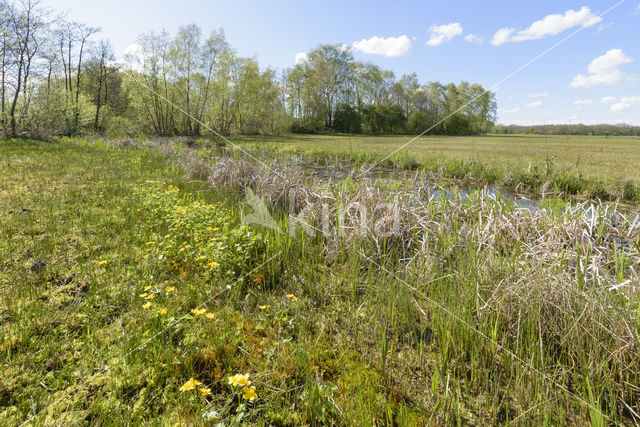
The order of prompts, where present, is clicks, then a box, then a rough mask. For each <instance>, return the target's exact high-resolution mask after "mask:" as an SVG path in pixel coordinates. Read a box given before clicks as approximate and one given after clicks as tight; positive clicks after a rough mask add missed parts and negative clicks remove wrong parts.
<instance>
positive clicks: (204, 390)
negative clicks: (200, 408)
mask: <svg viewBox="0 0 640 427" xmlns="http://www.w3.org/2000/svg"><path fill="white" fill-rule="evenodd" d="M198 393H200V394H201V395H203V396H209V395H210V394H211V389H210V388H206V387H202V388H199V389H198Z"/></svg>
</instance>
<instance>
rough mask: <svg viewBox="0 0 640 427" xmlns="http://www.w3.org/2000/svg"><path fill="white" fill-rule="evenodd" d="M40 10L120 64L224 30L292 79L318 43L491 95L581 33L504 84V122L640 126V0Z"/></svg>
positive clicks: (113, 4) (195, 1)
mask: <svg viewBox="0 0 640 427" xmlns="http://www.w3.org/2000/svg"><path fill="white" fill-rule="evenodd" d="M44 3H45V4H46V5H48V6H49V7H50V8H52V9H54V10H58V11H65V12H66V13H67V16H68V18H70V19H73V20H76V21H79V22H83V23H86V24H90V25H96V26H100V27H102V30H103V36H105V37H108V38H109V39H111V41H112V43H113V45H114V49H115V52H116V55H118V56H122V55H123V54H124V52H125V51H126V49H127V48H128V47H129V46H131V45H132V44H134V43H135V42H136V39H137V37H138V35H139V34H140V33H143V32H149V31H152V30H156V31H157V30H161V29H162V28H166V29H167V30H169V31H170V32H175V31H176V30H177V29H178V27H179V26H180V25H184V24H190V23H197V24H198V25H200V26H201V27H202V28H203V30H204V31H205V32H207V31H210V30H213V29H218V28H223V29H224V31H225V33H226V36H227V39H228V41H229V42H230V43H231V45H232V46H233V47H234V48H235V49H236V50H237V51H238V53H239V54H240V55H243V56H255V57H257V58H258V59H259V61H260V63H261V64H262V65H264V66H266V65H269V66H273V67H276V68H279V69H284V68H287V67H290V66H292V65H293V64H294V62H295V58H296V55H297V54H300V53H301V52H306V51H309V50H311V49H313V48H314V47H316V46H317V45H318V44H320V43H344V44H346V45H348V46H352V47H353V48H354V56H355V57H356V58H357V59H360V60H366V61H371V62H373V63H375V64H378V65H379V66H381V67H383V68H386V69H390V70H393V71H394V72H395V73H396V75H397V76H398V77H399V76H401V75H402V74H404V73H411V72H416V73H417V75H418V78H419V79H420V81H422V82H428V81H435V80H438V81H440V82H443V83H448V82H452V81H453V82H456V83H457V82H460V81H461V80H466V81H469V82H477V83H480V84H482V85H483V86H485V87H486V88H489V87H493V86H494V85H495V84H496V83H498V82H499V81H501V80H502V79H504V78H505V77H507V76H508V75H509V74H511V73H513V72H514V71H516V70H517V69H518V68H520V67H521V66H522V65H524V64H526V63H527V62H529V61H530V60H532V59H533V58H535V57H536V56H538V55H539V54H541V53H543V52H544V51H545V50H547V49H549V48H551V47H552V46H554V45H555V44H557V43H558V42H560V41H561V40H563V39H564V38H566V37H567V36H570V35H571V34H572V33H574V32H576V31H577V30H580V31H578V32H577V33H576V34H574V35H573V36H571V37H569V38H568V39H567V40H566V41H564V42H563V43H562V44H560V45H558V46H557V47H554V48H553V49H551V50H550V51H549V52H548V53H546V54H545V55H544V56H543V57H541V58H540V59H538V60H537V61H536V62H534V63H532V64H531V65H528V66H527V67H525V68H524V69H523V70H522V71H519V72H518V73H517V74H515V75H514V76H512V77H510V78H509V79H508V80H507V81H505V82H503V83H501V84H500V85H499V87H498V89H497V98H498V106H499V122H501V123H507V124H509V123H516V124H540V123H568V122H571V123H578V122H582V123H588V124H590V123H603V122H607V123H630V124H636V125H640V43H638V40H640V0H623V1H622V2H619V0H611V1H591V2H589V1H548V0H539V1H535V2H514V1H486V2H480V1H477V0H476V1H456V0H452V1H447V2H441V1H393V2H391V1H359V0H358V1H350V2H347V1H344V0H343V1H333V0H329V1H322V2H311V1H275V0H273V1H264V0H262V1H257V0H256V1H243V0H236V1H217V0H215V1H205V0H182V1H180V2H176V1H165V0H155V1H150V0H137V1H136V0H111V1H104V0H83V1H77V0H76V1H72V0H45V1H44ZM618 3H619V4H618ZM616 4H617V6H616ZM614 6H615V7H614ZM612 7H614V8H613V9H612V10H611V11H610V12H608V13H607V14H606V15H604V16H600V15H601V14H602V13H603V12H605V11H607V10H608V9H610V8H612Z"/></svg>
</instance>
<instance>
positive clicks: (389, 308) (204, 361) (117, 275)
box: [0, 139, 640, 425]
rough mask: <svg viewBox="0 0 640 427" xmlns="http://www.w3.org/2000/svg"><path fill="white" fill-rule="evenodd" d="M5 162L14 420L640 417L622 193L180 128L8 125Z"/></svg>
mask: <svg viewBox="0 0 640 427" xmlns="http://www.w3.org/2000/svg"><path fill="white" fill-rule="evenodd" d="M0 172H1V173H2V180H1V181H0V206H1V207H2V208H1V210H0V260H1V261H0V319H1V320H2V321H1V323H0V337H1V340H0V346H1V347H0V360H1V366H2V367H1V369H2V372H1V375H0V419H1V420H2V424H3V425H18V424H20V423H21V422H24V421H28V422H30V423H32V424H37V425H42V424H53V423H62V424H71V423H77V424H78V425H89V424H114V423H115V424H127V423H130V424H139V423H151V424H174V423H179V424H206V425H209V424H215V423H217V422H224V423H225V425H226V424H228V425H234V424H240V423H247V424H254V425H299V424H332V423H334V424H338V425H372V424H386V425H391V424H397V425H428V424H440V425H449V424H474V425H479V424H482V425H487V424H513V425H543V424H546V425H558V424H571V425H585V424H588V423H591V424H592V425H604V424H612V423H615V424H621V425H627V424H628V425H631V424H634V423H637V422H639V421H640V415H639V414H640V389H638V384H639V383H640V369H639V366H640V359H639V357H640V351H638V347H639V346H640V341H639V340H638V334H639V333H640V326H638V324H639V323H640V310H639V305H640V296H639V295H640V293H639V292H638V286H639V281H638V275H637V272H638V271H639V270H640V224H639V222H638V221H636V222H629V220H628V219H625V217H624V216H620V215H618V214H616V213H615V212H614V211H613V210H612V208H611V207H608V206H600V207H598V206H594V207H591V208H589V209H587V206H584V205H572V204H566V205H564V204H563V205H561V206H560V207H558V208H557V209H554V210H549V211H543V210H540V211H535V212H534V211H528V210H521V209H517V208H516V207H515V206H513V205H511V204H509V203H507V202H505V201H494V200H491V198H490V197H487V195H486V194H484V193H482V192H480V193H478V194H476V195H474V196H473V197H471V198H469V199H463V198H461V197H457V196H456V195H455V194H454V195H452V197H451V198H438V197H434V195H433V194H431V193H429V192H428V190H426V189H425V188H424V187H422V184H421V183H420V182H407V183H406V185H407V187H406V188H400V189H396V190H394V191H393V192H392V193H387V192H385V191H384V190H381V189H380V188H378V187H377V186H376V185H375V183H373V182H370V181H368V180H360V181H358V183H357V184H358V185H354V183H353V182H352V181H351V180H346V181H345V182H334V183H331V184H326V183H322V182H317V180H314V179H312V178H310V177H305V176H303V175H300V174H299V173H298V172H296V171H288V170H286V169H285V170H281V172H279V173H278V174H274V173H272V171H270V170H268V169H263V168H261V167H259V166H258V165H256V164H252V163H251V162H248V161H247V159H246V158H242V157H228V154H225V153H224V150H220V152H218V153H214V156H213V157H208V158H206V159H205V158H202V157H200V156H199V155H198V154H197V152H196V151H195V150H193V149H189V148H187V147H186V146H185V145H183V144H182V143H181V142H173V141H170V140H166V139H163V140H144V141H142V140H141V141H107V142H104V141H98V142H95V143H94V142H87V141H83V140H74V141H68V142H66V143H60V142H52V143H44V142H33V141H24V140H4V141H0ZM327 185H328V186H327ZM248 189H250V190H251V192H250V193H248V192H247V191H248ZM252 194H255V195H256V196H258V197H257V199H256V198H252V197H251V195H252ZM292 194H293V195H294V196H295V197H293V198H292V197H286V195H292ZM247 195H249V197H247ZM283 195H285V197H283ZM417 196H418V197H419V199H418V200H419V201H420V203H416V197H417ZM256 200H258V201H259V200H262V201H263V203H264V207H265V211H264V215H267V216H269V215H272V223H269V222H265V221H264V220H263V221H258V222H259V223H261V224H263V225H262V226H261V225H256V224H255V222H256V221H255V218H256V217H255V215H254V217H253V218H254V221H247V220H246V219H247V218H248V216H247V215H251V214H252V213H254V214H255V213H256V209H258V210H260V209H261V208H260V203H258V204H256ZM390 206H391V207H390ZM241 209H242V210H243V212H244V218H245V221H244V222H245V225H243V224H242V221H241V214H240V211H241ZM385 210H388V212H389V215H391V216H390V217H386V216H384V215H382V214H381V212H384V211H385ZM264 215H263V216H264ZM291 215H295V216H291ZM381 215H382V216H381ZM295 218H297V219H295ZM294 219H295V220H294ZM389 219H390V221H389ZM265 225H266V226H265ZM302 226H307V227H310V228H307V229H306V230H305V228H304V227H302ZM276 228H277V230H276ZM310 230H316V232H315V233H312V232H311V231H310ZM237 374H249V377H248V380H249V381H251V384H250V385H248V384H245V383H246V381H245V380H246V379H245V378H244V377H243V376H237ZM249 387H255V389H251V388H249Z"/></svg>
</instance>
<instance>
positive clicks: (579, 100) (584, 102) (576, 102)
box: [573, 99, 593, 105]
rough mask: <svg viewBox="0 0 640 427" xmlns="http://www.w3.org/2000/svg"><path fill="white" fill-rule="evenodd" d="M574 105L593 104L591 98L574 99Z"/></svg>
mask: <svg viewBox="0 0 640 427" xmlns="http://www.w3.org/2000/svg"><path fill="white" fill-rule="evenodd" d="M573 103H574V105H591V104H593V99H576V100H575V101H574V102H573Z"/></svg>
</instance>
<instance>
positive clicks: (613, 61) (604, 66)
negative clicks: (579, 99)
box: [569, 49, 633, 88]
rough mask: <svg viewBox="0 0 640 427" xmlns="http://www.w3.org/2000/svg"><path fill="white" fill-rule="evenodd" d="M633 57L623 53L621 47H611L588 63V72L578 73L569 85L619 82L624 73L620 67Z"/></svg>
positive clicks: (575, 86) (597, 84) (604, 84)
mask: <svg viewBox="0 0 640 427" xmlns="http://www.w3.org/2000/svg"><path fill="white" fill-rule="evenodd" d="M632 61H633V59H631V58H629V57H628V56H627V55H625V54H624V52H623V51H622V49H611V50H609V51H608V52H607V53H605V54H604V55H602V56H599V57H597V58H596V59H594V60H593V61H591V62H590V63H589V66H588V67H587V71H588V72H589V74H587V75H584V74H578V75H577V76H575V77H574V78H573V80H572V81H571V84H570V85H569V86H570V87H574V88H579V87H593V86H611V85H614V84H616V83H620V82H621V81H622V80H623V79H624V77H625V74H624V73H623V72H622V71H621V70H620V68H621V67H622V66H623V65H625V64H628V63H629V62H632Z"/></svg>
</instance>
